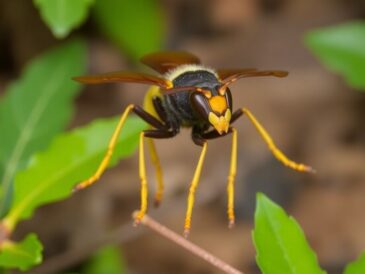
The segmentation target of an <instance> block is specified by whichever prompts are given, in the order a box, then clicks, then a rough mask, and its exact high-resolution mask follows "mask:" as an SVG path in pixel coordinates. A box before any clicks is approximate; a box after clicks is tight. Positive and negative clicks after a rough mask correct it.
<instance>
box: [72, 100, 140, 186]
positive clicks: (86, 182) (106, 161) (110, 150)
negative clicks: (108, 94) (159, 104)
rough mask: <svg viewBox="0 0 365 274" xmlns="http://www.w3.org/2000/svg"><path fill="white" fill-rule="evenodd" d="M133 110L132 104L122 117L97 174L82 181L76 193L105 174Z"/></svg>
mask: <svg viewBox="0 0 365 274" xmlns="http://www.w3.org/2000/svg"><path fill="white" fill-rule="evenodd" d="M133 108H134V105H132V104H131V105H128V106H127V108H126V109H125V110H124V112H123V114H122V115H121V117H120V119H119V122H118V125H117V127H116V128H115V130H114V132H113V135H112V137H111V139H110V141H109V145H108V150H107V151H106V153H105V155H104V158H103V160H102V161H101V163H100V165H99V167H98V169H97V170H96V172H95V173H94V174H93V175H92V176H91V177H90V178H88V179H86V180H84V181H82V182H81V183H79V184H78V185H76V186H75V188H74V191H77V190H80V189H84V188H86V187H88V186H90V185H92V184H93V183H95V182H96V181H97V180H99V178H100V176H101V175H102V174H103V173H104V171H105V169H106V168H107V166H108V164H109V161H110V158H111V157H112V154H113V151H114V148H115V145H116V143H117V140H118V137H119V134H120V132H121V130H122V128H123V125H124V123H125V120H126V118H127V116H128V114H129V113H130V112H131V110H132V109H133Z"/></svg>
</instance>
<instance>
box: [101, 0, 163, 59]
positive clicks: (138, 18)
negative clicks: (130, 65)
mask: <svg viewBox="0 0 365 274" xmlns="http://www.w3.org/2000/svg"><path fill="white" fill-rule="evenodd" d="M94 14H95V20H96V22H97V23H98V26H99V27H100V29H101V30H102V31H103V33H104V34H105V35H107V36H108V37H109V38H110V39H111V40H112V41H114V42H115V44H116V45H117V46H119V47H120V48H121V49H122V50H123V51H124V52H126V53H127V54H128V55H129V56H131V57H132V58H134V59H135V60H137V59H138V58H140V57H141V56H142V55H144V54H145V53H149V52H153V51H157V50H159V49H161V47H162V45H163V39H164V22H163V16H162V10H161V7H160V5H159V3H158V1H155V0H134V1H128V0H103V1H100V0H99V1H96V3H95V6H94Z"/></svg>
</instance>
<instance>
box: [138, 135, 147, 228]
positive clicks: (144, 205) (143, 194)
mask: <svg viewBox="0 0 365 274" xmlns="http://www.w3.org/2000/svg"><path fill="white" fill-rule="evenodd" d="M144 137H145V136H144V132H141V134H140V135H139V178H140V180H141V208H140V210H139V212H138V213H137V216H136V218H135V224H138V223H139V222H140V221H141V220H142V218H143V216H144V215H145V214H146V211H147V203H148V187H147V176H146V165H145V157H144Z"/></svg>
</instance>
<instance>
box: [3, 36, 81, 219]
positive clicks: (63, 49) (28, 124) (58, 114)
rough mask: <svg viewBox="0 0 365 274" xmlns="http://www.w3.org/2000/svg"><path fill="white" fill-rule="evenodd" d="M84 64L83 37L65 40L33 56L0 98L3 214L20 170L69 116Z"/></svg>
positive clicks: (61, 127) (60, 129) (46, 143)
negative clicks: (14, 179) (64, 42)
mask: <svg viewBox="0 0 365 274" xmlns="http://www.w3.org/2000/svg"><path fill="white" fill-rule="evenodd" d="M85 63H86V47H85V44H84V43H83V42H81V41H79V40H75V41H72V42H69V43H67V44H65V45H62V46H60V47H58V48H56V49H54V50H51V51H49V52H47V53H45V54H43V55H42V56H40V57H39V58H36V59H34V60H33V61H32V62H31V63H30V64H29V65H28V66H27V67H26V68H25V70H24V72H23V74H22V76H21V78H20V79H19V80H18V81H16V82H14V83H13V84H11V85H10V86H9V88H8V90H7V91H6V94H5V96H4V98H2V100H1V101H0V132H1V135H0V140H1V146H0V182H1V184H2V193H3V196H2V197H0V212H2V213H4V208H5V200H6V198H7V199H8V198H9V197H7V196H9V195H10V189H11V188H12V182H13V178H14V175H15V173H16V172H17V170H19V169H22V168H24V167H25V166H26V164H27V162H28V161H29V158H30V156H31V155H32V154H33V153H34V152H35V151H38V150H41V149H44V148H45V147H46V146H47V145H48V143H49V142H50V141H51V139H52V138H53V137H54V136H55V135H56V134H57V133H59V132H60V131H62V130H63V128H64V127H65V126H66V124H67V123H68V121H69V120H70V118H71V116H72V112H73V111H72V102H73V99H74V98H75V96H76V95H77V93H78V91H79V90H80V85H78V84H76V83H74V82H73V81H72V80H71V77H72V76H75V75H80V74H82V73H84V71H85V67H86V64H85Z"/></svg>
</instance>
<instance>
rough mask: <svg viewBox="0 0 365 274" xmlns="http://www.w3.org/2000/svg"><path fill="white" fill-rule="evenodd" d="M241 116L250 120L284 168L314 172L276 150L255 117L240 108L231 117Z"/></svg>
mask: <svg viewBox="0 0 365 274" xmlns="http://www.w3.org/2000/svg"><path fill="white" fill-rule="evenodd" d="M242 114H245V115H246V116H247V117H248V119H250V121H251V123H252V124H253V125H254V126H255V128H256V130H257V131H258V132H259V134H260V135H261V137H262V139H264V141H265V143H266V144H267V145H268V147H269V149H270V150H271V152H272V153H273V155H274V156H275V157H276V158H277V159H278V160H279V161H280V162H282V163H283V164H284V165H285V166H287V167H290V168H291V169H294V170H297V171H304V172H315V170H314V169H313V168H312V167H310V166H307V165H304V164H299V163H296V162H294V161H292V160H290V159H289V158H288V157H287V156H286V155H285V154H284V153H283V152H281V150H279V149H278V148H277V146H276V145H275V143H274V141H273V140H272V139H271V137H270V135H269V134H268V133H267V131H266V130H265V129H264V128H263V126H262V125H261V124H260V123H259V121H257V120H256V118H255V116H253V114H252V113H251V112H250V111H249V110H248V109H246V108H242V109H239V110H237V111H236V112H235V113H234V114H233V115H232V117H234V118H235V119H234V120H236V119H238V118H239V117H240V116H241V115H242Z"/></svg>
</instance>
